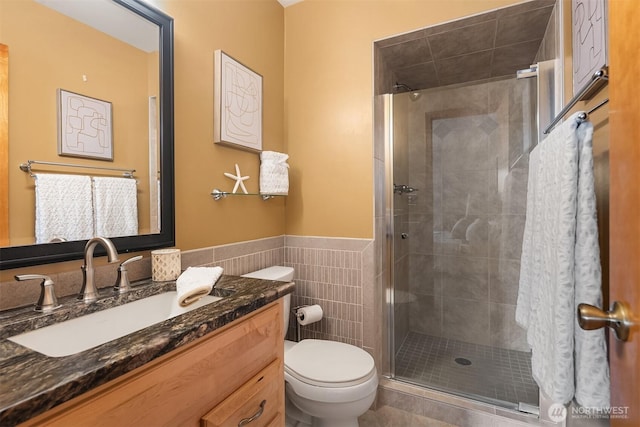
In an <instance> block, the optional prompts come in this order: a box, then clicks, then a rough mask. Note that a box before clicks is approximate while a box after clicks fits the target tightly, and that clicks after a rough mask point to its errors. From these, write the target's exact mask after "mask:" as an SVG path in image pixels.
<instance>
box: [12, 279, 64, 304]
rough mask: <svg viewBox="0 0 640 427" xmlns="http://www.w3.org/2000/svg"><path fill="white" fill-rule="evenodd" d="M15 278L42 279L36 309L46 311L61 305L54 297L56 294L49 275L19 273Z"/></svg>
mask: <svg viewBox="0 0 640 427" xmlns="http://www.w3.org/2000/svg"><path fill="white" fill-rule="evenodd" d="M15 278H16V280H18V281H23V280H34V279H41V280H42V282H40V298H38V302H37V303H36V307H35V310H36V311H41V312H43V313H48V312H50V311H53V310H55V309H56V308H60V307H61V305H60V304H58V298H56V294H55V292H54V290H53V280H51V277H49V276H45V275H42V274H19V275H16V276H15Z"/></svg>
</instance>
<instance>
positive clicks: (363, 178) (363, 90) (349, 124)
mask: <svg viewBox="0 0 640 427" xmlns="http://www.w3.org/2000/svg"><path fill="white" fill-rule="evenodd" d="M514 3H520V1H515V0H485V1H477V0H457V1H443V0H420V1H402V2H399V1H393V0H386V1H348V0H343V1H326V0H305V1H303V2H301V3H297V4H295V5H293V6H290V7H288V8H287V9H285V29H286V36H285V45H286V50H285V120H286V134H287V146H286V149H287V151H288V152H289V154H290V156H291V162H290V163H291V174H292V180H291V191H290V195H289V197H288V198H287V209H286V223H287V226H286V231H287V234H293V235H311V236H337V237H356V238H372V237H373V170H372V168H373V109H372V106H373V42H374V41H375V40H379V39H382V38H386V37H390V36H394V35H398V34H401V33H405V32H409V31H413V30H416V29H419V28H423V27H426V26H429V25H434V24H438V23H442V22H445V21H449V20H453V19H457V18H460V17H463V16H468V15H472V14H476V13H480V12H483V11H487V10H490V9H494V8H497V7H502V6H507V5H509V4H514Z"/></svg>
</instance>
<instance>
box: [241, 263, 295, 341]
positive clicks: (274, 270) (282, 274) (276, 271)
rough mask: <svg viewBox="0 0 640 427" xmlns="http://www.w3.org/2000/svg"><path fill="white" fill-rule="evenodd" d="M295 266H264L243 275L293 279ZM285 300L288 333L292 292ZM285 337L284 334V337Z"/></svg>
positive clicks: (280, 279)
mask: <svg viewBox="0 0 640 427" xmlns="http://www.w3.org/2000/svg"><path fill="white" fill-rule="evenodd" d="M293 272H294V270H293V268H292V267H282V266H279V265H277V266H273V267H267V268H263V269H262V270H257V271H252V272H251V273H247V274H243V275H242V277H249V278H252V279H263V280H278V281H280V282H291V281H293ZM283 300H284V331H283V332H284V335H285V336H286V335H287V329H288V328H289V313H290V312H291V294H287V295H285V296H284V297H283ZM282 339H284V336H283V337H282Z"/></svg>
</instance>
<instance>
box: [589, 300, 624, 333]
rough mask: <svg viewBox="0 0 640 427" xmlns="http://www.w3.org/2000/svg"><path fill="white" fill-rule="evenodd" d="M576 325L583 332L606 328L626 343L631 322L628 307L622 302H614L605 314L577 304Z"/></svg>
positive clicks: (596, 309)
mask: <svg viewBox="0 0 640 427" xmlns="http://www.w3.org/2000/svg"><path fill="white" fill-rule="evenodd" d="M578 324H579V325H580V327H581V328H582V329H585V330H592V329H599V328H602V327H605V326H608V327H610V328H611V329H613V330H614V331H615V333H616V337H617V338H618V339H619V340H620V341H626V340H627V339H628V338H629V329H630V328H631V326H632V325H633V322H632V321H631V312H630V310H629V307H628V306H627V305H626V304H625V303H623V302H618V301H615V302H614V303H613V305H612V306H611V310H610V311H606V312H605V311H604V310H601V309H599V308H598V307H595V306H593V305H589V304H579V305H578Z"/></svg>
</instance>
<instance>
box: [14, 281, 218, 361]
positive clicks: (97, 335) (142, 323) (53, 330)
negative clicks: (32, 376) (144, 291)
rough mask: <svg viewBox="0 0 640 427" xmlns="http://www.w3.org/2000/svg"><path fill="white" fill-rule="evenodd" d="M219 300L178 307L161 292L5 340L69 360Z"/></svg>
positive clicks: (205, 299)
mask: <svg viewBox="0 0 640 427" xmlns="http://www.w3.org/2000/svg"><path fill="white" fill-rule="evenodd" d="M221 299H222V298H220V297H215V296H212V295H206V296H204V297H203V298H201V299H199V300H198V301H196V302H194V303H193V304H190V305H188V306H187V307H180V305H179V304H178V298H177V296H176V293H175V292H165V293H162V294H158V295H153V296H150V297H147V298H143V299H140V300H137V301H133V302H130V303H127V304H123V305H120V306H117V307H113V308H108V309H106V310H102V311H98V312H95V313H91V314H87V315H86V316H81V317H77V318H75V319H71V320H67V321H65V322H60V323H56V324H53V325H50V326H46V327H44V328H40V329H36V330H34V331H30V332H25V333H23V334H20V335H15V336H13V337H11V338H8V339H9V340H10V341H13V342H15V343H17V344H20V345H23V346H25V347H28V348H30V349H31V350H35V351H37V352H39V353H42V354H45V355H47V356H51V357H63V356H70V355H72V354H76V353H79V352H81V351H84V350H88V349H90V348H93V347H96V346H99V345H100V344H104V343H106V342H109V341H111V340H115V339H117V338H121V337H124V336H125V335H128V334H131V333H133V332H136V331H139V330H140V329H144V328H146V327H148V326H151V325H154V324H156V323H160V322H162V321H163V320H167V319H171V318H172V317H176V316H179V315H181V314H184V313H187V312H189V311H191V310H194V309H196V308H199V307H202V306H203V305H207V304H211V303H212V302H215V301H219V300H221Z"/></svg>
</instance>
